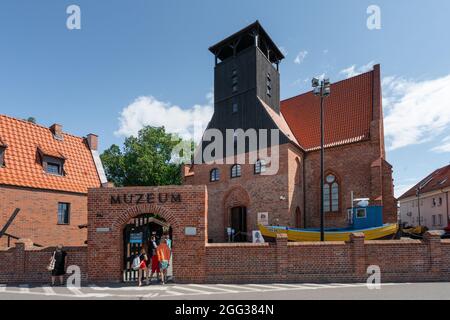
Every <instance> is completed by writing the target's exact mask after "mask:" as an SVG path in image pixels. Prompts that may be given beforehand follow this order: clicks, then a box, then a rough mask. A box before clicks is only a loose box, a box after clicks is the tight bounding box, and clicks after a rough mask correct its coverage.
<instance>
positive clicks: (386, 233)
mask: <svg viewBox="0 0 450 320" xmlns="http://www.w3.org/2000/svg"><path fill="white" fill-rule="evenodd" d="M382 211H383V207H381V206H367V207H355V208H352V209H349V212H348V221H349V225H348V226H347V227H346V228H326V229H325V241H348V240H349V239H350V235H351V234H352V233H355V232H362V233H364V235H365V238H366V240H376V239H389V238H390V239H392V238H393V237H394V236H395V235H396V234H397V231H398V224H383V215H382ZM259 230H260V231H261V234H262V235H263V236H264V237H268V238H276V236H277V234H283V233H284V234H287V237H288V240H289V241H320V229H299V228H290V227H283V226H264V225H259Z"/></svg>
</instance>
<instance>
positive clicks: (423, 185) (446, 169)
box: [398, 164, 450, 200]
mask: <svg viewBox="0 0 450 320" xmlns="http://www.w3.org/2000/svg"><path fill="white" fill-rule="evenodd" d="M442 173H445V178H444V177H442V178H443V179H444V180H440V181H438V182H436V184H434V185H433V186H432V187H431V189H430V190H427V191H425V193H426V192H431V191H436V190H439V189H441V188H440V187H439V186H441V185H442V184H443V183H442V182H443V181H444V182H446V181H448V180H447V179H448V178H449V177H450V164H448V165H445V166H443V167H441V168H438V169H436V170H434V171H433V172H431V173H430V174H428V175H427V176H425V178H423V179H421V180H420V181H419V182H418V183H416V184H415V185H414V186H412V187H411V188H409V189H408V190H407V191H406V192H404V193H403V194H402V195H401V196H400V197H399V198H398V199H399V200H401V199H406V198H409V197H411V196H412V195H411V192H412V191H413V190H417V188H418V187H420V188H421V189H429V188H426V187H427V186H430V184H429V183H430V182H431V180H433V179H434V178H435V177H436V176H438V175H440V174H442ZM425 182H426V183H425Z"/></svg>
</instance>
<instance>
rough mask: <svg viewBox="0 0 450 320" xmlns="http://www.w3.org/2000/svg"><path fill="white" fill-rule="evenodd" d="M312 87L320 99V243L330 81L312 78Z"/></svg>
mask: <svg viewBox="0 0 450 320" xmlns="http://www.w3.org/2000/svg"><path fill="white" fill-rule="evenodd" d="M312 87H313V88H314V90H313V92H314V95H315V96H318V97H320V241H325V226H324V205H323V202H324V197H323V184H324V172H323V170H324V165H323V163H324V156H323V155H324V152H323V151H324V150H323V149H324V125H323V120H324V119H323V118H324V117H323V114H324V112H323V111H324V110H323V105H324V100H325V98H326V97H328V96H329V95H330V94H331V83H330V79H328V78H325V79H323V80H322V81H320V80H319V79H317V78H313V80H312Z"/></svg>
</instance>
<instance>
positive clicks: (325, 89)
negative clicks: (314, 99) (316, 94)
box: [323, 87, 331, 97]
mask: <svg viewBox="0 0 450 320" xmlns="http://www.w3.org/2000/svg"><path fill="white" fill-rule="evenodd" d="M330 94H331V88H330V87H325V88H324V89H323V96H324V97H328V96H329V95H330Z"/></svg>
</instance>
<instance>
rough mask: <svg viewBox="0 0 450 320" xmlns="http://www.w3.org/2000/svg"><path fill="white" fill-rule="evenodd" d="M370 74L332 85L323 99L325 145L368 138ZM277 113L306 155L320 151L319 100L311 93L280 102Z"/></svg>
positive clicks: (371, 99)
mask: <svg viewBox="0 0 450 320" xmlns="http://www.w3.org/2000/svg"><path fill="white" fill-rule="evenodd" d="M373 72H374V71H370V72H367V73H364V74H361V75H359V76H356V77H353V78H350V79H347V80H343V81H340V82H337V83H334V84H332V86H331V95H330V96H329V97H328V98H326V99H325V104H324V114H325V115H324V125H325V145H326V146H335V145H341V144H347V143H353V142H357V141H361V140H364V139H368V138H369V133H370V122H371V121H372V107H373V78H374V77H373ZM281 113H282V114H283V116H284V118H285V119H286V121H287V123H288V125H289V127H290V128H291V130H292V132H293V133H294V135H295V137H296V138H297V141H298V142H299V143H300V145H301V146H302V147H303V148H304V149H305V150H307V151H309V150H315V149H318V148H320V98H319V97H316V96H314V94H313V93H312V91H311V92H307V93H305V94H302V95H299V96H296V97H293V98H290V99H287V100H284V101H282V102H281Z"/></svg>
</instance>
